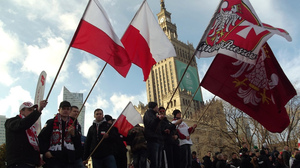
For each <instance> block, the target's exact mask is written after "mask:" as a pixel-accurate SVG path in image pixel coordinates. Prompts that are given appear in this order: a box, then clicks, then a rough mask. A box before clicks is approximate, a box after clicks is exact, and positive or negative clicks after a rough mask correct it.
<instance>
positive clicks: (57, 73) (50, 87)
mask: <svg viewBox="0 0 300 168" xmlns="http://www.w3.org/2000/svg"><path fill="white" fill-rule="evenodd" d="M90 3H91V0H89V2H88V4H87V6H86V8H85V10H84V13H83V15H82V17H81V19H80V22H79V24H78V26H77V28H76V31H75V33H74V34H73V38H72V41H71V42H70V44H69V47H68V49H67V52H66V54H65V56H64V58H63V60H62V62H61V64H60V67H59V69H58V71H57V73H56V76H55V78H54V81H53V82H52V85H51V87H50V90H49V92H48V95H47V97H46V101H47V100H48V98H49V96H50V93H51V91H52V89H53V86H54V84H55V82H56V80H57V77H58V75H59V73H60V70H61V68H62V66H63V64H64V62H65V60H66V58H67V55H68V53H69V51H70V48H71V44H72V43H73V40H74V35H75V34H76V33H77V30H78V28H79V25H80V23H81V20H82V18H83V16H84V15H85V13H86V10H87V8H88V6H89V4H90Z"/></svg>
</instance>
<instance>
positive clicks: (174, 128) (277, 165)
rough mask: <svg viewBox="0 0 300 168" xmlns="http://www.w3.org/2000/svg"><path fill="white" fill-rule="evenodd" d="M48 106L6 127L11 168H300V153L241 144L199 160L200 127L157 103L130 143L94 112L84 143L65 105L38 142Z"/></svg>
mask: <svg viewBox="0 0 300 168" xmlns="http://www.w3.org/2000/svg"><path fill="white" fill-rule="evenodd" d="M46 105H47V102H46V101H41V102H40V106H38V105H36V104H32V103H31V102H24V103H22V104H21V106H20V107H19V111H20V114H18V115H17V116H15V117H12V118H10V119H8V120H7V121H6V123H5V128H6V150H7V156H6V161H7V167H8V168H36V167H43V168H74V167H75V168H85V167H86V164H87V161H88V160H89V159H90V158H91V159H92V165H93V167H94V168H128V167H130V168H300V152H299V151H298V149H297V148H295V149H293V150H292V151H290V149H289V147H288V146H284V148H283V150H282V151H277V150H276V148H274V149H273V150H272V151H271V150H270V149H269V147H268V146H267V145H263V146H262V148H261V149H258V148H257V147H255V148H254V149H251V150H249V149H248V148H247V144H246V143H243V144H242V147H241V149H240V150H239V152H238V153H235V152H232V153H230V154H227V153H223V152H216V153H214V155H213V156H212V153H211V152H210V151H209V152H207V154H206V155H205V156H204V157H203V158H202V159H201V158H197V153H196V152H195V151H191V146H192V145H193V142H192V139H191V134H192V133H194V131H195V128H196V127H197V125H196V124H194V125H192V126H188V125H187V124H186V123H185V122H184V121H183V120H182V118H181V111H179V110H174V111H173V113H172V114H173V116H174V118H173V120H172V121H169V120H168V119H167V117H166V110H165V108H164V107H158V105H157V103H156V102H149V104H148V107H149V109H148V110H147V111H146V112H145V115H144V116H143V123H144V126H141V125H136V126H134V127H133V128H132V129H130V130H129V131H128V134H127V136H126V137H123V136H122V135H121V134H120V133H119V130H118V129H117V128H116V127H113V126H112V125H113V122H114V121H115V120H114V119H113V118H112V117H111V116H110V115H104V113H103V110H102V109H99V108H97V109H95V110H94V118H95V120H94V121H93V123H91V126H90V128H89V130H88V134H87V137H86V139H85V141H84V143H82V141H81V137H82V135H81V126H80V124H79V123H78V121H77V120H76V118H77V117H78V114H79V110H78V107H76V106H71V104H70V103H69V102H68V101H62V102H61V103H60V105H59V109H58V113H57V114H56V115H55V116H54V117H53V118H51V119H49V120H48V121H47V122H46V124H45V126H44V128H43V129H42V130H41V132H40V134H39V135H38V136H37V134H36V130H35V125H34V123H35V122H36V121H37V120H38V118H39V117H40V115H41V114H42V110H43V109H44V107H46ZM126 144H127V145H129V146H130V148H129V149H130V150H129V153H130V155H129V158H130V159H129V158H128V155H127V149H128V148H126ZM40 154H42V155H40ZM41 156H42V157H41ZM128 160H130V162H128Z"/></svg>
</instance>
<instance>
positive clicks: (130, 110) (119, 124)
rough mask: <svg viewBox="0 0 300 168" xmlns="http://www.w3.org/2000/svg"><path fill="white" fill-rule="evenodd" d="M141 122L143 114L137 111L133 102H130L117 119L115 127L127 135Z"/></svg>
mask: <svg viewBox="0 0 300 168" xmlns="http://www.w3.org/2000/svg"><path fill="white" fill-rule="evenodd" d="M139 123H143V119H142V116H141V114H140V113H139V112H138V111H136V109H135V108H134V107H133V105H132V103H131V102H129V103H128V105H127V106H126V108H125V109H124V110H123V112H122V113H121V114H120V116H119V117H118V119H117V120H116V121H115V123H114V127H116V128H118V130H119V133H120V134H121V135H123V136H125V137H127V134H128V131H129V130H130V129H131V128H133V127H134V126H135V125H137V124H139Z"/></svg>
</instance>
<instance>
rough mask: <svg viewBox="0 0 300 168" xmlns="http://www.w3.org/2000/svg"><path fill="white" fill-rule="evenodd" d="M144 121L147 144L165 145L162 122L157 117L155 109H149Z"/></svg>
mask: <svg viewBox="0 0 300 168" xmlns="http://www.w3.org/2000/svg"><path fill="white" fill-rule="evenodd" d="M143 121H144V126H145V138H146V140H147V142H155V143H160V144H163V143H164V140H163V135H162V131H161V130H162V127H161V120H160V119H159V118H158V117H157V116H156V112H155V111H154V110H153V109H148V110H147V111H146V113H145V115H144V117H143Z"/></svg>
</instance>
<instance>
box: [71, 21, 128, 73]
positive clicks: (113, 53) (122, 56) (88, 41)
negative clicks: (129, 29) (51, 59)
mask: <svg viewBox="0 0 300 168" xmlns="http://www.w3.org/2000/svg"><path fill="white" fill-rule="evenodd" d="M71 46H72V47H74V48H78V49H81V50H84V51H86V52H89V53H91V54H93V55H95V56H97V57H99V58H101V59H102V60H104V61H105V62H107V63H108V64H110V65H111V66H112V67H113V68H114V69H115V70H116V71H118V72H119V73H120V74H121V75H122V76H123V77H126V75H127V73H128V71H129V69H130V66H131V61H130V59H129V57H128V55H127V53H126V51H125V49H124V48H123V47H122V46H120V45H118V44H117V43H115V42H114V41H113V40H112V39H111V38H110V37H109V36H108V35H107V34H106V33H105V32H103V31H102V30H101V29H99V28H97V27H95V26H93V25H92V24H90V23H88V22H86V21H85V20H81V22H80V25H79V27H78V29H77V32H76V34H75V36H74V38H73V40H72V43H71Z"/></svg>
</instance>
